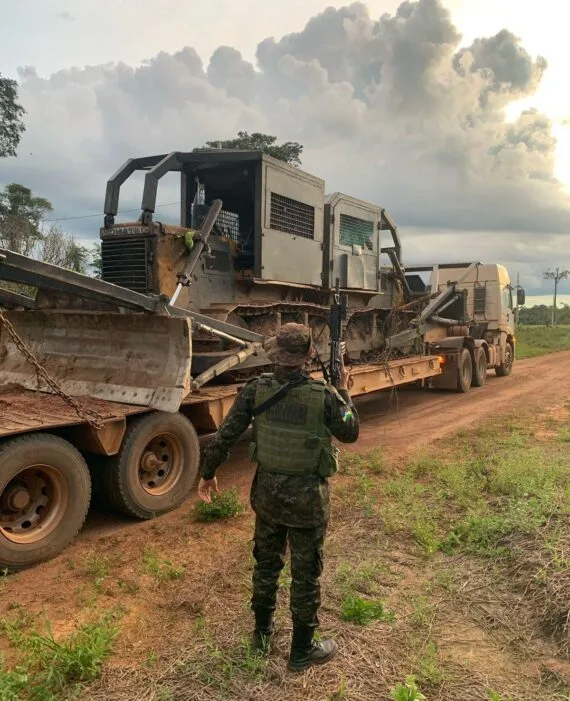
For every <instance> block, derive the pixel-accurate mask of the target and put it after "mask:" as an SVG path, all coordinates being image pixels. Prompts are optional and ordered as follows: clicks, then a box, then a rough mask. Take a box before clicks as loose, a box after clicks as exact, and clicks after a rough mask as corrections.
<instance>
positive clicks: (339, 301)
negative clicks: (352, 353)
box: [329, 278, 348, 389]
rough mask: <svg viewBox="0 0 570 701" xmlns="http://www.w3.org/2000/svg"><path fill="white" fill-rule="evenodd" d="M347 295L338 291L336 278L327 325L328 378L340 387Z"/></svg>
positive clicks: (338, 284) (338, 286)
mask: <svg viewBox="0 0 570 701" xmlns="http://www.w3.org/2000/svg"><path fill="white" fill-rule="evenodd" d="M347 306H348V303H347V297H346V295H341V293H340V281H339V279H338V278H337V280H336V288H335V291H334V295H333V303H332V305H331V310H330V317H329V326H330V330H331V357H330V364H329V369H330V379H331V384H332V386H333V387H335V388H336V389H338V388H339V387H340V368H341V365H342V356H343V354H344V343H343V341H342V335H343V331H344V322H345V321H346V316H347Z"/></svg>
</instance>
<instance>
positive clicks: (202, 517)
mask: <svg viewBox="0 0 570 701" xmlns="http://www.w3.org/2000/svg"><path fill="white" fill-rule="evenodd" d="M244 511H245V504H243V503H242V501H241V500H240V498H239V494H238V491H237V489H236V488H235V487H234V488H233V489H228V490H226V491H225V492H220V493H219V494H217V493H215V492H214V493H213V495H212V503H211V504H206V502H204V501H198V502H196V504H195V505H194V509H193V512H192V515H193V516H194V518H195V519H196V520H197V521H218V520H219V519H224V518H233V517H235V516H239V515H240V514H242V513H243V512H244Z"/></svg>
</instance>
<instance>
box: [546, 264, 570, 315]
mask: <svg viewBox="0 0 570 701" xmlns="http://www.w3.org/2000/svg"><path fill="white" fill-rule="evenodd" d="M568 275H570V270H560V268H556V270H554V271H552V270H550V269H549V270H547V271H546V272H545V273H544V279H545V280H554V304H553V306H552V326H555V325H556V297H557V294H558V283H559V282H560V280H566V279H567V278H568Z"/></svg>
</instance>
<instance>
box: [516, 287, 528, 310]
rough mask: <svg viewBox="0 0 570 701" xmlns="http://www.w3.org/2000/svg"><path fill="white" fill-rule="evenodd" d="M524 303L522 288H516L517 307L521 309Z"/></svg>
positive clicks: (524, 297)
mask: <svg viewBox="0 0 570 701" xmlns="http://www.w3.org/2000/svg"><path fill="white" fill-rule="evenodd" d="M525 301H526V294H525V291H524V290H523V288H522V287H517V305H518V306H519V307H522V306H523V304H524V303H525Z"/></svg>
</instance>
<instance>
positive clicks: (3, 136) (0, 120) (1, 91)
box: [0, 73, 26, 158]
mask: <svg viewBox="0 0 570 701" xmlns="http://www.w3.org/2000/svg"><path fill="white" fill-rule="evenodd" d="M25 113H26V111H25V110H24V108H23V107H22V106H21V105H20V104H19V102H18V83H16V81H15V80H11V79H10V78H4V77H3V76H2V74H1V73H0V158H5V157H6V156H15V155H16V148H17V147H18V144H19V143H20V139H21V138H22V134H23V133H24V131H25V129H26V127H25V126H24V122H23V121H22V117H23V116H24V114H25Z"/></svg>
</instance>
